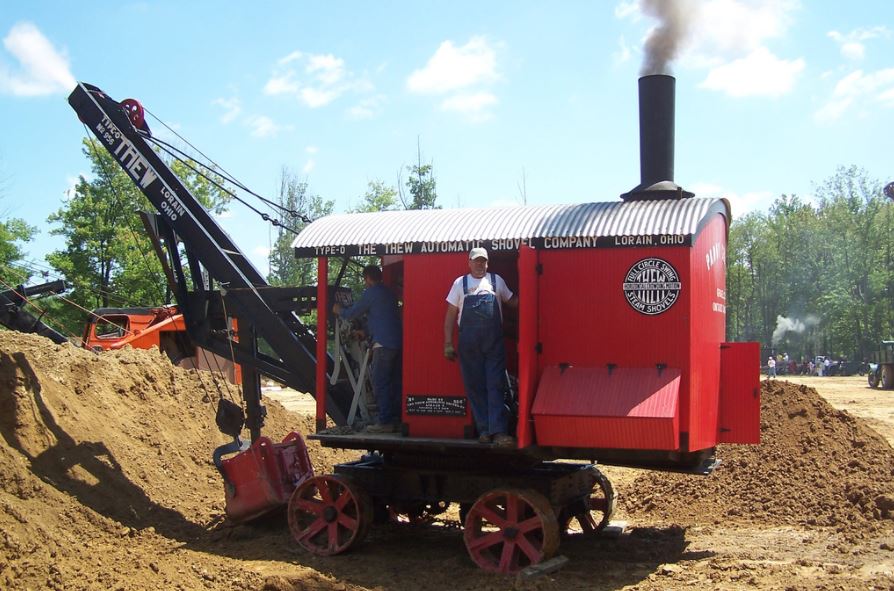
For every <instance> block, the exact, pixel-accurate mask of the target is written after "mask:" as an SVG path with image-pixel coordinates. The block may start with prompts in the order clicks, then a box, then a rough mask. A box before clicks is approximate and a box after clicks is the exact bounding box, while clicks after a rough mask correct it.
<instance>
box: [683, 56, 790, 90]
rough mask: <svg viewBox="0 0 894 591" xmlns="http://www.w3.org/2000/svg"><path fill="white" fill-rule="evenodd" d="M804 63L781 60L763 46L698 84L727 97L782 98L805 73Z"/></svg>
mask: <svg viewBox="0 0 894 591" xmlns="http://www.w3.org/2000/svg"><path fill="white" fill-rule="evenodd" d="M804 65H805V64H804V60H803V59H800V58H798V59H795V60H784V59H780V58H778V57H776V56H775V55H773V54H772V53H770V51H769V50H768V49H766V48H764V47H759V48H757V49H755V50H754V51H753V52H751V53H750V54H748V55H747V56H745V57H743V58H740V59H737V60H733V61H731V62H728V63H725V64H723V65H720V66H717V67H716V68H714V69H712V70H711V71H710V72H708V76H707V77H706V78H705V79H704V81H702V83H701V84H700V85H699V86H700V87H702V88H707V89H708V90H718V91H721V92H724V93H726V94H728V95H730V96H734V97H743V96H781V95H784V94H787V93H789V92H790V91H791V90H792V88H793V87H794V84H795V80H796V78H797V77H798V74H800V73H801V72H802V71H803V70H804Z"/></svg>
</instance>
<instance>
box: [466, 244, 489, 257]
mask: <svg viewBox="0 0 894 591" xmlns="http://www.w3.org/2000/svg"><path fill="white" fill-rule="evenodd" d="M480 257H484V258H487V250H486V249H484V248H481V247H480V246H479V247H478V248H473V249H472V250H470V251H469V260H470V261H472V260H475V259H477V258H480Z"/></svg>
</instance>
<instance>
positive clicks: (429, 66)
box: [407, 37, 498, 94]
mask: <svg viewBox="0 0 894 591" xmlns="http://www.w3.org/2000/svg"><path fill="white" fill-rule="evenodd" d="M497 78H498V75H497V56H496V52H495V51H494V48H493V47H491V46H490V44H489V43H488V42H487V40H486V39H485V38H484V37H472V38H471V39H470V40H469V42H468V43H466V44H465V45H463V46H462V47H456V46H454V45H453V42H452V41H444V42H443V43H441V45H440V47H438V49H437V51H435V53H434V55H433V56H432V57H431V58H429V60H428V62H427V63H426V64H425V67H424V68H422V69H420V70H416V71H415V72H413V73H412V74H410V77H409V78H407V89H408V90H409V91H410V92H413V93H417V94H443V93H446V92H451V91H454V90H459V89H463V88H469V87H471V86H476V85H480V84H483V83H485V84H486V83H490V82H493V81H495V80H496V79H497Z"/></svg>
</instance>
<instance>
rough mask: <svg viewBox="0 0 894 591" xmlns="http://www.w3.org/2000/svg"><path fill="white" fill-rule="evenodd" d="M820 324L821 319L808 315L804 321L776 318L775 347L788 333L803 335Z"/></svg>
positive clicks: (782, 317) (783, 317)
mask: <svg viewBox="0 0 894 591" xmlns="http://www.w3.org/2000/svg"><path fill="white" fill-rule="evenodd" d="M817 324H819V318H817V317H816V316H814V315H812V314H808V315H807V316H806V317H805V318H804V320H800V319H798V318H786V317H785V316H777V317H776V329H775V330H774V331H773V345H778V344H779V341H781V340H782V337H783V336H785V333H787V332H796V333H798V334H801V333H802V332H804V331H805V330H807V329H808V328H810V327H811V326H816V325H817Z"/></svg>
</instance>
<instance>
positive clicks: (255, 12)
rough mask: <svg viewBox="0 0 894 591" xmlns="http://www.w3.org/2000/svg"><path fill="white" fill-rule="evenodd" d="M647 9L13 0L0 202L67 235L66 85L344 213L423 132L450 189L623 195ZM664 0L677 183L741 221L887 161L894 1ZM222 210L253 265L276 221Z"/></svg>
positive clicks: (890, 166)
mask: <svg viewBox="0 0 894 591" xmlns="http://www.w3.org/2000/svg"><path fill="white" fill-rule="evenodd" d="M655 4H662V3H661V2H660V1H659V0H648V1H646V2H645V3H641V2H639V1H637V0H621V1H617V2H607V1H603V2H583V1H580V2H573V1H565V2H561V3H558V2H554V3H545V2H530V1H512V2H510V1H491V2H480V1H475V2H466V1H452V2H449V3H448V2H443V3H438V4H435V3H431V2H398V1H392V2H359V1H357V2H319V3H309V2H297V1H291V2H259V3H249V2H219V1H218V2H205V1H194V2H183V1H178V2H172V1H146V2H127V1H126V0H123V1H122V0H119V1H117V2H103V1H94V2H78V3H73V2H61V1H60V2H41V1H32V2H5V3H4V6H3V10H2V13H0V39H2V47H0V130H2V133H0V213H2V215H3V216H16V217H21V218H24V219H25V220H26V221H28V222H29V223H30V224H32V225H34V226H37V227H38V228H39V231H40V232H39V234H38V236H37V238H36V240H35V241H34V242H32V243H31V244H29V245H28V246H27V250H28V253H29V258H30V259H31V260H33V261H35V262H36V263H38V264H42V260H43V256H44V255H45V254H46V253H47V252H48V251H50V250H53V249H55V248H60V247H61V243H60V242H59V239H58V238H56V237H52V236H50V235H49V226H48V224H47V222H46V218H47V216H48V215H49V214H50V213H51V212H53V211H55V210H57V209H58V208H59V207H61V206H62V205H63V203H64V199H65V195H66V191H67V190H69V189H70V187H71V186H72V185H73V184H74V182H75V179H76V178H77V176H78V175H79V174H85V173H87V171H88V163H87V161H86V159H85V158H84V156H83V155H82V153H81V145H80V142H81V138H82V137H83V136H84V135H85V131H84V128H83V126H82V125H81V124H80V123H79V122H78V120H77V118H76V116H75V114H74V112H73V111H72V110H71V109H70V107H69V106H68V104H67V102H66V97H67V96H68V93H69V92H70V91H71V89H72V88H73V86H74V83H75V80H79V81H84V82H89V83H91V84H94V85H96V86H99V87H100V88H102V89H103V90H104V91H106V92H107V93H108V94H109V95H110V96H112V97H114V98H116V99H119V100H123V99H124V98H129V97H133V98H136V99H138V100H140V101H141V102H142V103H143V104H144V105H145V106H146V107H147V108H148V109H149V110H150V111H152V113H154V114H155V115H157V116H158V117H159V118H160V119H161V120H163V121H164V122H165V123H167V124H168V125H170V126H172V127H173V128H174V129H175V130H176V131H177V133H179V134H181V135H183V136H184V137H185V138H186V139H188V140H189V141H190V142H191V143H192V144H194V145H195V146H196V147H198V148H199V149H201V150H202V151H203V152H205V153H206V154H208V155H209V156H211V157H212V158H213V159H214V160H216V161H217V162H219V163H220V164H221V165H223V166H224V168H225V169H227V170H228V171H229V172H230V173H232V174H233V175H234V176H236V177H237V178H238V179H240V180H241V181H242V182H243V183H245V184H246V185H247V186H249V187H250V188H252V189H253V190H255V191H256V192H259V193H261V194H263V195H266V196H269V197H271V198H274V197H275V195H276V192H277V189H278V187H279V180H280V172H281V170H282V169H283V167H287V168H288V169H290V170H291V171H292V172H293V173H295V174H296V175H298V176H299V177H301V178H303V179H306V180H307V182H308V183H309V187H310V190H311V191H312V192H314V193H317V194H319V195H321V196H323V197H324V198H326V199H332V200H334V201H335V208H336V211H343V210H345V209H346V208H349V207H352V206H354V205H356V204H357V203H358V201H359V198H360V196H361V195H362V194H363V193H364V192H365V190H366V188H367V183H368V182H369V181H371V180H376V179H379V180H383V181H385V182H387V183H390V184H396V179H397V174H398V171H399V170H400V169H401V168H402V167H403V166H406V165H407V164H411V163H413V162H414V161H415V159H416V147H417V141H418V142H419V145H420V146H421V148H422V153H423V157H424V159H425V160H426V161H432V162H433V164H434V169H435V175H436V178H437V182H438V194H439V203H440V204H441V205H443V206H444V207H473V206H474V207H478V206H491V205H510V204H520V203H521V201H522V197H521V194H522V192H521V189H520V187H521V186H522V184H524V187H525V195H526V198H527V202H528V203H529V204H548V203H580V202H586V201H612V200H615V199H618V195H619V194H620V193H623V192H625V191H627V190H629V189H630V188H632V187H633V186H634V185H636V184H638V182H639V163H638V127H637V126H638V119H637V116H638V115H637V103H636V100H637V99H636V92H637V82H636V81H637V78H638V76H639V72H640V68H641V65H642V63H643V51H644V50H643V46H644V41H645V40H646V38H647V37H648V36H649V34H650V32H651V31H652V29H653V28H654V27H656V26H657V25H659V24H660V23H662V22H663V21H662V20H661V19H660V18H658V17H656V16H655V15H654V14H655V12H654V5H655ZM672 4H673V8H674V9H676V10H677V11H678V13H677V14H678V15H679V16H681V17H682V19H681V20H680V21H679V25H680V28H679V30H678V32H679V40H680V45H679V48H678V51H677V53H676V55H675V57H674V59H673V60H672V62H671V63H670V70H671V72H672V73H673V74H674V75H675V76H676V77H677V97H676V102H677V121H676V136H677V145H676V174H675V177H676V181H677V182H678V183H680V184H681V185H683V186H684V187H685V188H687V189H688V190H691V191H694V192H695V193H696V194H697V195H698V196H702V197H717V196H723V197H727V198H729V199H730V200H731V202H732V205H733V213H734V216H735V215H742V214H744V213H746V212H748V211H751V210H766V208H767V207H768V206H769V204H770V203H771V202H772V200H773V199H774V198H775V197H777V196H778V195H780V194H782V193H787V194H792V193H794V194H798V195H800V196H802V197H804V198H810V196H811V195H812V193H813V188H814V184H815V183H818V182H821V181H822V180H823V179H825V178H827V177H829V176H831V175H832V174H833V173H834V172H835V169H836V168H837V167H838V166H840V165H851V164H855V165H858V166H861V167H863V168H865V169H866V170H867V171H868V172H869V174H870V175H871V176H873V177H875V178H877V179H879V180H881V181H888V180H891V179H892V178H894V158H892V154H894V139H892V138H894V135H892V132H891V130H892V129H894V3H892V2H889V1H888V0H875V1H869V0H866V1H860V2H856V1H855V2H819V1H815V2H806V1H803V2H799V1H796V0H776V1H772V0H703V1H697V0H689V1H685V2H674V3H672ZM149 121H150V124H151V125H153V129H154V130H160V129H161V126H160V125H159V124H158V123H156V122H154V121H153V120H152V119H150V120H149ZM405 176H406V175H404V178H405ZM221 223H222V224H223V225H224V227H225V229H227V231H228V232H230V233H231V234H232V236H233V238H234V240H235V241H236V243H237V244H238V245H239V246H240V247H241V248H242V249H243V250H244V251H245V252H246V253H247V254H249V255H250V256H251V257H252V258H253V260H255V261H256V264H257V266H258V267H259V269H260V270H261V271H262V272H266V269H267V267H266V262H265V257H264V251H265V249H266V248H267V247H268V246H269V244H270V240H271V232H270V230H269V228H268V226H267V225H266V224H265V223H264V222H263V221H262V220H260V219H259V218H258V217H257V216H256V215H255V214H253V213H251V212H250V211H248V210H247V209H245V208H243V207H242V206H239V205H234V206H233V207H232V208H231V211H229V212H228V213H227V214H225V215H224V216H223V217H222V219H221Z"/></svg>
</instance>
